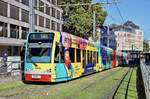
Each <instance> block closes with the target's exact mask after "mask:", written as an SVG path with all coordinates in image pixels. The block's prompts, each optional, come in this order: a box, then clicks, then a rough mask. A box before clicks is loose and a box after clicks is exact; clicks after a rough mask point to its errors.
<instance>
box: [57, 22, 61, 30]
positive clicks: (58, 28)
mask: <svg viewBox="0 0 150 99" xmlns="http://www.w3.org/2000/svg"><path fill="white" fill-rule="evenodd" d="M57 31H60V23H57Z"/></svg>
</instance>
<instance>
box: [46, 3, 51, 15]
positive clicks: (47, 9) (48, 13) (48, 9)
mask: <svg viewBox="0 0 150 99" xmlns="http://www.w3.org/2000/svg"><path fill="white" fill-rule="evenodd" d="M46 14H47V15H50V7H49V5H46Z"/></svg>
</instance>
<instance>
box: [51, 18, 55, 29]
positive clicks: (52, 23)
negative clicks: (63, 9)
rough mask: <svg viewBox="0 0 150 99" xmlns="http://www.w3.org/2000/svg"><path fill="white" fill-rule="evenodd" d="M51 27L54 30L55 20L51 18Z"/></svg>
mask: <svg viewBox="0 0 150 99" xmlns="http://www.w3.org/2000/svg"><path fill="white" fill-rule="evenodd" d="M51 29H52V30H55V21H53V20H52V21H51Z"/></svg>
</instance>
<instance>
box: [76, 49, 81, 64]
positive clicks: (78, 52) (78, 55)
mask: <svg viewBox="0 0 150 99" xmlns="http://www.w3.org/2000/svg"><path fill="white" fill-rule="evenodd" d="M76 58H77V59H76V60H77V62H81V50H80V49H77V50H76Z"/></svg>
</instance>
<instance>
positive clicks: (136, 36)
mask: <svg viewBox="0 0 150 99" xmlns="http://www.w3.org/2000/svg"><path fill="white" fill-rule="evenodd" d="M113 31H114V32H115V35H116V41H117V51H119V52H132V51H137V52H138V51H143V31H142V30H140V29H134V28H132V27H130V26H123V25H118V26H115V27H113Z"/></svg>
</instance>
